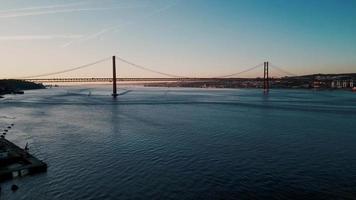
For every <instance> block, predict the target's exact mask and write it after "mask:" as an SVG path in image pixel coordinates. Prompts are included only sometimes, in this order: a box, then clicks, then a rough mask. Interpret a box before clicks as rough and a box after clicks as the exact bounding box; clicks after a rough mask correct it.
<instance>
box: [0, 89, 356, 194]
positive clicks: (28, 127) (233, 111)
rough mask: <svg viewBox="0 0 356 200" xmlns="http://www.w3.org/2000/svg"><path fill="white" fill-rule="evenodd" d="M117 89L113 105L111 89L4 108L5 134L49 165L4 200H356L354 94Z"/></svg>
mask: <svg viewBox="0 0 356 200" xmlns="http://www.w3.org/2000/svg"><path fill="white" fill-rule="evenodd" d="M121 92H122V93H123V95H121V96H120V97H119V98H118V100H116V101H115V100H113V99H112V98H111V97H110V96H109V95H108V94H110V88H105V87H103V86H101V87H98V86H97V87H92V88H91V94H92V95H91V96H88V93H89V91H88V90H87V89H80V88H61V89H48V90H41V91H28V92H27V93H26V94H25V95H22V96H8V97H7V98H6V99H2V100H0V126H1V127H4V126H5V125H7V124H9V123H15V126H14V128H13V130H11V131H10V132H9V133H8V135H7V138H8V139H9V140H11V141H13V142H15V143H16V144H18V145H20V146H25V144H26V142H28V143H29V145H30V151H31V152H32V153H33V154H35V155H36V156H37V157H38V158H40V159H43V160H45V161H46V162H47V163H48V164H49V169H48V172H47V173H45V174H41V175H37V176H31V177H25V178H22V179H17V180H14V181H9V182H6V183H3V184H2V185H1V187H2V192H1V197H0V199H10V200H12V199H13V200H19V199H26V200H29V199H34V200H43V199H70V200H75V199H78V200H84V199H85V200H87V199H88V200H94V199H177V200H178V199H286V198H293V199H296V198H300V199H307V198H314V199H355V198H356V93H352V92H346V91H334V92H331V91H307V90H273V91H272V92H271V94H270V95H269V96H264V95H262V92H261V91H260V90H212V89H167V88H162V89H160V88H155V89H150V88H127V89H125V90H124V89H122V90H121ZM13 183H16V184H18V185H19V187H20V189H19V190H18V191H17V192H16V193H12V192H11V191H10V186H11V184H13ZM272 197H273V198H272Z"/></svg>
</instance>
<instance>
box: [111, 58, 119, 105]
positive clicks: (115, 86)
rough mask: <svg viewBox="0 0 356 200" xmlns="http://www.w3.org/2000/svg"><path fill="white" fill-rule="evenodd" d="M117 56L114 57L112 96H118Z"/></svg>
mask: <svg viewBox="0 0 356 200" xmlns="http://www.w3.org/2000/svg"><path fill="white" fill-rule="evenodd" d="M116 82H117V81H116V58H115V56H113V57H112V96H113V97H114V98H116V97H117V96H118V94H117V84H116Z"/></svg>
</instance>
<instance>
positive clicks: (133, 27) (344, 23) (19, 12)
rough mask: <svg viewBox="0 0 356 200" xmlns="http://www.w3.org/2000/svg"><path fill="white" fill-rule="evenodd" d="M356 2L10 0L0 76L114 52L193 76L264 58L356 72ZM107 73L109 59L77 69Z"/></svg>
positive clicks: (126, 72)
mask: <svg viewBox="0 0 356 200" xmlns="http://www.w3.org/2000/svg"><path fill="white" fill-rule="evenodd" d="M355 4H356V2H354V1H352V0H345V1H342V2H340V1H336V0H327V1H312V2H310V1H304V0H303V1H288V2H286V1H281V0H273V1H264V0H253V1H216V0H211V1H202V0H194V1H186V0H147V1H136V0H135V1H127V0H126V1H110V0H105V1H96V0H87V1H51V2H48V1H38V0H35V1H7V0H5V1H4V2H2V5H1V9H0V21H1V24H2V26H0V30H1V34H0V53H1V55H2V59H1V60H0V65H1V69H2V74H1V76H0V78H13V77H21V76H31V75H33V74H42V73H47V72H53V71H60V70H64V69H67V68H71V67H74V66H78V65H82V64H86V63H89V62H92V61H95V60H98V59H101V58H103V57H109V56H111V55H118V56H120V57H123V58H125V59H128V60H130V61H133V62H135V63H139V64H142V65H144V66H149V67H151V68H153V69H155V70H158V71H163V72H166V73H170V74H176V75H181V76H188V77H213V76H219V75H224V74H229V73H234V72H238V71H241V70H244V69H247V68H249V67H251V66H254V65H256V64H259V63H262V62H264V61H271V62H272V63H274V64H276V65H278V66H283V69H285V70H288V71H290V72H293V73H295V74H300V75H302V74H311V73H319V72H322V73H347V72H355V71H354V69H355V66H354V63H355V62H356V58H355V56H354V55H355V54H356V45H355V44H356V39H355V37H354V35H355V34H356V28H355V27H356V26H355V25H356V24H355V22H354V20H353V19H355V17H356V14H355V13H356V12H355ZM110 73H111V72H110V63H109V62H108V63H104V64H101V65H98V66H97V67H94V68H89V69H86V70H85V71H78V72H76V73H75V74H74V75H71V76H87V77H90V76H99V77H104V76H110ZM118 73H119V76H120V75H122V76H123V77H130V76H131V77H156V76H157V75H156V74H153V73H147V72H144V71H141V70H139V69H132V68H130V67H129V66H127V65H125V64H124V63H118ZM261 74H262V72H260V71H253V72H251V73H249V74H247V75H246V76H251V77H254V76H261ZM64 76H65V75H64Z"/></svg>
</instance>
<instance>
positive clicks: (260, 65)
mask: <svg viewBox="0 0 356 200" xmlns="http://www.w3.org/2000/svg"><path fill="white" fill-rule="evenodd" d="M262 65H263V63H261V64H258V65H256V66H253V67H251V68H248V69H245V70H242V71H240V72H237V73H233V74H227V75H224V76H217V77H212V78H229V77H233V76H236V75H240V74H244V73H247V72H250V71H252V70H254V69H257V68H259V67H262Z"/></svg>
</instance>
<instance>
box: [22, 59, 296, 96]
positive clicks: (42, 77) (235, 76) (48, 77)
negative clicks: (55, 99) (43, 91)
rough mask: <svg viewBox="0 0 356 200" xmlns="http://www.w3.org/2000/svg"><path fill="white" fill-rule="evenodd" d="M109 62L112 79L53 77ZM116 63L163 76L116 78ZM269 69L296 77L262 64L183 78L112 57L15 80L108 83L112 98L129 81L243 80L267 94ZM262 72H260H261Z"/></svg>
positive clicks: (268, 64) (267, 63) (269, 79)
mask: <svg viewBox="0 0 356 200" xmlns="http://www.w3.org/2000/svg"><path fill="white" fill-rule="evenodd" d="M109 60H111V62H112V64H111V67H112V77H110V78H109V77H92V78H70V77H68V78H56V77H55V76H58V75H61V74H65V73H69V72H72V71H76V70H80V69H85V68H89V67H92V66H94V65H97V64H100V63H103V62H107V61H109ZM117 62H121V63H125V64H127V65H129V66H131V67H135V68H137V69H140V70H144V71H147V72H151V73H154V74H157V75H159V76H163V78H162V77H160V78H123V77H117V72H116V70H117V69H116V63H117ZM262 67H263V78H243V77H240V76H241V75H244V74H246V73H248V72H250V71H253V70H257V69H261V68H262ZM270 68H273V69H274V70H275V71H278V72H279V74H283V75H284V76H297V75H296V74H293V73H290V72H288V71H286V70H284V69H282V68H280V67H278V66H275V65H271V64H270V63H269V62H264V63H261V64H258V65H256V66H253V67H249V68H246V69H244V70H242V71H239V72H236V73H232V74H226V75H223V76H217V77H185V76H180V75H175V74H169V73H165V72H161V71H157V70H155V69H153V68H149V67H146V66H143V65H139V64H136V63H134V62H131V61H128V60H126V59H124V58H121V57H117V56H112V57H109V58H103V59H100V60H97V61H94V62H91V63H88V64H84V65H81V66H76V67H72V68H69V69H66V70H62V71H56V72H51V73H44V74H37V75H32V76H26V77H20V78H16V79H20V80H25V81H31V82H36V83H68V82H71V83H75V82H78V83H83V82H91V83H94V82H102V83H104V82H108V83H112V85H113V96H114V97H116V96H117V82H130V81H134V82H154V81H158V82H174V81H187V82H189V81H191V82H194V81H206V82H208V81H223V80H231V81H234V80H244V81H262V82H263V89H264V91H265V92H268V91H269V89H270V81H271V80H274V79H276V78H275V77H273V78H271V76H270ZM261 71H262V70H261Z"/></svg>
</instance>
